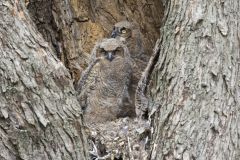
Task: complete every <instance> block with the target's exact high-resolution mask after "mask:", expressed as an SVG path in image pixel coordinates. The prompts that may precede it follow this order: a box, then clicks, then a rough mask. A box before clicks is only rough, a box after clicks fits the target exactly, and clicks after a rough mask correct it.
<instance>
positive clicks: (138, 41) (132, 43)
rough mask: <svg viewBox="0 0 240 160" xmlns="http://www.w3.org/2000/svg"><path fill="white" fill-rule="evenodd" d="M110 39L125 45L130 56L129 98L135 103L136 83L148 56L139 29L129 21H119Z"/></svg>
mask: <svg viewBox="0 0 240 160" xmlns="http://www.w3.org/2000/svg"><path fill="white" fill-rule="evenodd" d="M111 37H113V38H116V39H118V40H120V41H122V42H123V43H124V44H126V45H127V47H128V49H129V52H130V56H131V58H132V59H133V78H132V83H131V85H130V97H131V99H132V100H133V103H134V105H136V103H135V96H136V95H135V94H136V89H137V85H138V82H139V80H140V78H141V76H142V73H143V71H144V69H145V68H146V66H147V63H148V60H149V56H147V55H146V54H145V52H144V47H143V36H142V33H141V31H140V27H139V26H138V25H137V24H135V23H132V22H129V21H121V22H118V23H116V24H115V25H114V27H113V30H112V33H111Z"/></svg>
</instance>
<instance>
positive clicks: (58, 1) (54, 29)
mask: <svg viewBox="0 0 240 160" xmlns="http://www.w3.org/2000/svg"><path fill="white" fill-rule="evenodd" d="M27 6H28V9H29V11H30V13H31V15H32V17H33V19H34V22H35V23H36V25H37V27H38V29H39V31H40V32H41V33H42V34H43V36H44V38H45V39H46V40H47V41H48V42H51V44H52V48H54V50H55V52H56V54H57V55H58V57H59V58H60V59H61V60H62V61H63V62H64V64H65V66H67V68H69V70H70V73H71V75H72V77H73V79H74V80H78V79H79V78H80V74H81V72H82V70H83V69H85V68H86V66H87V63H88V61H89V54H90V51H91V50H92V48H93V46H94V44H95V42H96V41H97V40H98V39H101V38H103V37H109V36H110V32H111V31H112V28H113V25H114V24H115V23H116V22H119V21H122V20H129V21H133V22H137V23H138V24H139V25H140V28H141V31H142V33H143V34H144V39H143V42H144V48H145V50H146V54H148V55H150V54H151V52H152V48H153V46H154V44H155V41H156V39H157V38H158V37H159V28H160V25H161V18H162V13H163V12H162V11H163V10H162V5H161V3H160V1H158V0H140V1H139V0H133V1H123V0H104V1H102V0H42V1H39V0H30V1H29V2H28V3H27Z"/></svg>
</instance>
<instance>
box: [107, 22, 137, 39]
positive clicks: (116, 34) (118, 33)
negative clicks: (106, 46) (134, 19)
mask: <svg viewBox="0 0 240 160" xmlns="http://www.w3.org/2000/svg"><path fill="white" fill-rule="evenodd" d="M134 29H135V25H133V23H131V22H128V21H121V22H118V23H116V24H115V25H114V26H113V30H112V33H111V37H112V38H120V40H122V41H124V40H127V39H129V38H131V37H132V34H133V30H134Z"/></svg>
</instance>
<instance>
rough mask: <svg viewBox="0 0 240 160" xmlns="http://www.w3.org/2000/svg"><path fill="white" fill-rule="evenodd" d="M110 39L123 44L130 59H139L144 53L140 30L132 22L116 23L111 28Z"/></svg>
mask: <svg viewBox="0 0 240 160" xmlns="http://www.w3.org/2000/svg"><path fill="white" fill-rule="evenodd" d="M111 37H112V38H116V39H119V40H121V41H122V42H124V43H125V44H126V45H127V47H128V49H129V52H130V55H131V57H140V56H142V54H143V53H144V50H143V42H142V34H141V32H140V28H139V26H138V25H137V24H134V23H133V22H129V21H121V22H118V23H116V24H115V25H114V26H113V30H112V33H111Z"/></svg>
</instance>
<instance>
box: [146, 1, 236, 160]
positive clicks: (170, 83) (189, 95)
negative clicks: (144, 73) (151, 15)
mask: <svg viewBox="0 0 240 160" xmlns="http://www.w3.org/2000/svg"><path fill="white" fill-rule="evenodd" d="M165 3H166V4H165V5H166V6H165V17H164V20H165V21H164V22H163V26H162V28H161V32H160V33H161V37H160V45H159V47H158V48H159V50H158V57H157V62H156V63H155V65H154V66H153V71H152V73H151V76H150V77H151V78H150V81H149V84H148V89H147V92H148V93H149V96H150V97H151V102H154V103H155V105H153V106H154V107H156V106H157V105H156V103H157V104H158V106H157V108H152V111H154V110H156V112H155V115H154V116H153V121H152V125H153V127H154V132H153V141H152V153H151V159H156V160H161V159H184V160H189V159H201V160H205V159H209V160H226V159H240V138H239V136H240V115H239V114H240V112H239V110H240V85H239V84H240V81H239V80H240V71H239V69H240V68H239V63H240V55H239V53H240V28H239V25H240V24H239V22H240V12H239V8H240V2H239V1H236V0H227V1H218V0H212V1H200V0H196V1H190V0H179V1H174V0H170V1H166V2H165Z"/></svg>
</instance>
